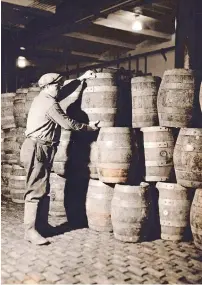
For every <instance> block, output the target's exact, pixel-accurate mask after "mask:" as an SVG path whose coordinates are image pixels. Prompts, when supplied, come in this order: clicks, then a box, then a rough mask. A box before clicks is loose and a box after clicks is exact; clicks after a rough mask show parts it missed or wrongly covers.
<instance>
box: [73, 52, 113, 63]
mask: <svg viewBox="0 0 202 285" xmlns="http://www.w3.org/2000/svg"><path fill="white" fill-rule="evenodd" d="M71 54H72V55H75V56H81V57H87V58H92V59H94V60H95V61H98V62H99V61H107V60H109V58H106V57H103V56H101V55H99V54H93V53H91V54H90V53H86V52H79V51H71Z"/></svg>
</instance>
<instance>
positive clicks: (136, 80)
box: [131, 75, 161, 83]
mask: <svg viewBox="0 0 202 285" xmlns="http://www.w3.org/2000/svg"><path fill="white" fill-rule="evenodd" d="M160 80H161V77H159V76H151V75H149V76H137V77H133V78H132V79H131V83H139V82H156V81H160Z"/></svg>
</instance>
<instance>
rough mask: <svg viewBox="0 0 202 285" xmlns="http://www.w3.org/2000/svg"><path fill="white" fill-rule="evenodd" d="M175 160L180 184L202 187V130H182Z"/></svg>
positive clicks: (175, 152) (176, 147)
mask: <svg viewBox="0 0 202 285" xmlns="http://www.w3.org/2000/svg"><path fill="white" fill-rule="evenodd" d="M173 159H174V166H175V174H176V179H177V183H178V184H180V185H182V186H185V187H193V188H198V187H202V129H196V128H189V129H188V128H182V129H181V130H180V132H179V135H178V138H177V142H176V145H175V149H174V156H173Z"/></svg>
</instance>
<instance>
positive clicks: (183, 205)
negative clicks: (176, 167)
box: [156, 182, 194, 241]
mask: <svg viewBox="0 0 202 285" xmlns="http://www.w3.org/2000/svg"><path fill="white" fill-rule="evenodd" d="M156 187H157V189H158V190H159V216H160V224H161V238H162V239H165V240H173V241H177V240H179V241H180V240H185V239H187V238H190V208H191V203H192V200H193V194H194V191H193V189H187V188H185V187H182V186H181V185H179V184H175V183H162V182H158V183H157V184H156Z"/></svg>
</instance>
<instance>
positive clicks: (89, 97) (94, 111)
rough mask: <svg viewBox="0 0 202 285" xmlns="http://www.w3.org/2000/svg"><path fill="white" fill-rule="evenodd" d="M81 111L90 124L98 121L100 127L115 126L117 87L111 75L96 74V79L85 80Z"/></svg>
mask: <svg viewBox="0 0 202 285" xmlns="http://www.w3.org/2000/svg"><path fill="white" fill-rule="evenodd" d="M86 83H87V88H86V89H85V90H84V92H83V96H82V101H81V109H82V110H83V111H84V112H85V113H86V114H87V115H88V119H89V121H90V122H96V121H97V120H99V121H100V123H99V126H100V127H113V126H115V121H116V115H117V96H118V87H117V86H116V80H115V77H114V75H113V74H112V73H97V74H96V78H93V79H87V80H86Z"/></svg>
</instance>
